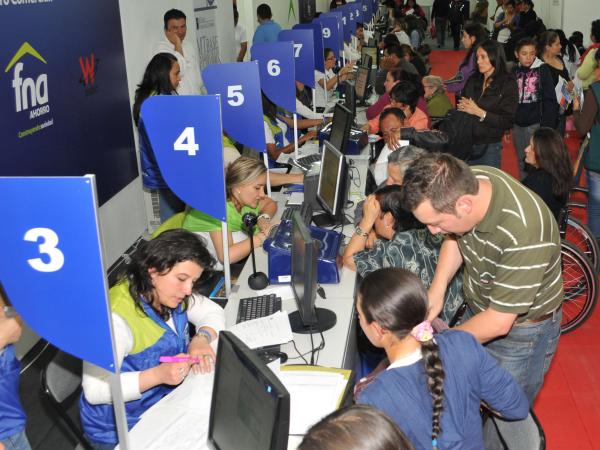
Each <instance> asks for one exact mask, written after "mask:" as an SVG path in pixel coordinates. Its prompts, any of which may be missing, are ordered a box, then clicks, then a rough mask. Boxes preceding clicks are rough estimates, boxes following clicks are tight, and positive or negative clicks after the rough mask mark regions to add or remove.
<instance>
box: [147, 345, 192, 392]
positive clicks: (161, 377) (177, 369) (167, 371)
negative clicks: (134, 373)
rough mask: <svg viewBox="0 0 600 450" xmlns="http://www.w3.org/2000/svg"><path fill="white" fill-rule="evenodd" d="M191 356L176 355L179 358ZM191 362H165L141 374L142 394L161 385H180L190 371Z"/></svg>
mask: <svg viewBox="0 0 600 450" xmlns="http://www.w3.org/2000/svg"><path fill="white" fill-rule="evenodd" d="M189 356H190V355H186V354H185V353H179V354H178V355H175V357H177V358H187V357H189ZM191 365H192V363H191V362H190V361H185V362H164V363H160V364H159V365H158V366H156V367H152V368H151V369H147V370H144V371H143V372H142V373H141V374H140V392H145V391H147V390H148V389H150V388H152V387H154V386H158V385H159V384H168V385H170V386H176V385H178V384H180V383H181V382H182V381H183V380H185V377H186V376H187V374H188V373H189V371H190V366H191Z"/></svg>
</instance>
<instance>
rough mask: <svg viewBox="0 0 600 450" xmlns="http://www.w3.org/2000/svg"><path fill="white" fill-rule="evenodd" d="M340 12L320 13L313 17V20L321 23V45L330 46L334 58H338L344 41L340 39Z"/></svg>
mask: <svg viewBox="0 0 600 450" xmlns="http://www.w3.org/2000/svg"><path fill="white" fill-rule="evenodd" d="M341 17H342V15H341V14H338V15H335V14H331V15H330V14H321V15H320V16H319V17H318V18H316V19H315V22H319V23H320V24H321V29H322V33H323V47H324V48H330V49H331V50H333V53H334V55H336V58H339V57H340V55H341V54H342V50H343V49H344V42H343V40H342V28H341V23H342V21H341Z"/></svg>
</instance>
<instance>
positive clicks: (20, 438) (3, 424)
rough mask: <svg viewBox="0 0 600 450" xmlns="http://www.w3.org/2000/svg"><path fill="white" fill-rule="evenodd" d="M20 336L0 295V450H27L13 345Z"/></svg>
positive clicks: (29, 449) (19, 331)
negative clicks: (7, 314) (8, 315)
mask: <svg viewBox="0 0 600 450" xmlns="http://www.w3.org/2000/svg"><path fill="white" fill-rule="evenodd" d="M20 336H21V323H20V322H19V320H18V319H17V318H15V317H12V318H9V317H7V316H6V313H5V311H4V303H3V300H2V297H1V296H0V448H2V449H5V450H31V447H30V446H29V441H28V440H27V436H25V421H26V417H25V412H24V411H23V407H22V406H21V401H20V400H19V375H20V373H21V364H20V363H19V360H18V359H17V358H16V356H15V347H14V345H13V344H14V343H15V342H17V341H18V340H19V337H20Z"/></svg>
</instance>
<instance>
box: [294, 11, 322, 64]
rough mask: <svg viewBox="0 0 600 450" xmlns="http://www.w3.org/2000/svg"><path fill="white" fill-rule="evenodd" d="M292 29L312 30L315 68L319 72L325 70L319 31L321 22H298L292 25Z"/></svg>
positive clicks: (320, 32)
mask: <svg viewBox="0 0 600 450" xmlns="http://www.w3.org/2000/svg"><path fill="white" fill-rule="evenodd" d="M292 29H293V30H312V32H313V42H314V45H315V69H317V70H318V71H320V72H324V71H325V60H324V59H323V49H324V48H325V47H323V35H322V31H321V24H320V23H318V22H315V21H314V20H313V21H312V22H311V23H299V24H296V25H294V26H293V27H292Z"/></svg>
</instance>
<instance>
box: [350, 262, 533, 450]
mask: <svg viewBox="0 0 600 450" xmlns="http://www.w3.org/2000/svg"><path fill="white" fill-rule="evenodd" d="M356 309H357V311H358V318H359V322H360V326H361V328H362V329H363V330H364V332H365V334H366V336H367V338H368V339H369V341H371V343H372V344H373V345H375V346H376V347H382V348H383V349H384V350H385V353H386V355H387V358H388V360H389V363H390V364H389V367H388V368H387V370H384V371H382V372H380V373H379V374H378V375H377V376H376V377H375V378H374V379H373V381H371V383H370V384H369V385H367V386H366V387H365V388H364V389H363V390H362V392H361V393H360V394H359V396H358V399H357V401H358V403H363V404H369V405H371V406H374V407H376V408H378V409H380V410H381V411H383V412H384V413H386V414H387V415H388V416H389V417H390V418H391V419H392V420H394V421H395V422H396V423H397V424H398V426H399V427H400V428H401V429H402V430H403V431H404V432H405V433H406V435H407V437H408V438H409V439H410V441H411V442H412V443H413V445H415V447H416V448H423V449H427V448H432V447H433V448H434V449H449V448H463V449H475V448H477V449H480V448H483V436H482V434H483V433H482V426H481V416H480V413H479V405H480V402H481V400H483V401H485V402H486V403H487V404H488V405H489V406H490V407H491V408H492V409H493V410H494V411H497V412H498V413H500V414H501V415H502V416H503V417H504V418H506V419H523V418H525V417H526V416H527V414H528V410H529V403H528V401H527V399H526V397H525V394H524V393H523V391H522V389H521V388H520V387H519V385H518V384H517V382H516V381H515V380H514V378H512V376H511V375H510V374H509V373H508V372H507V371H506V370H505V369H503V368H501V367H500V366H499V365H498V363H497V362H496V360H495V359H494V358H493V357H492V356H490V355H489V354H488V353H487V352H486V350H485V349H484V348H483V347H482V346H481V345H480V344H479V343H477V341H476V340H475V338H474V337H473V336H472V335H471V334H469V333H465V332H462V331H458V330H448V331H445V332H443V333H441V334H438V335H436V336H435V338H434V336H433V329H432V328H431V324H430V323H429V322H428V321H427V320H426V319H427V310H428V302H427V291H426V290H425V288H424V287H423V284H422V283H421V280H420V279H419V277H417V276H416V275H414V274H412V273H410V272H408V271H406V270H403V269H395V268H386V269H380V270H378V271H376V272H373V273H371V274H369V275H367V276H366V277H365V279H364V281H363V282H362V284H361V285H360V288H359V293H358V302H357V305H356Z"/></svg>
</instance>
